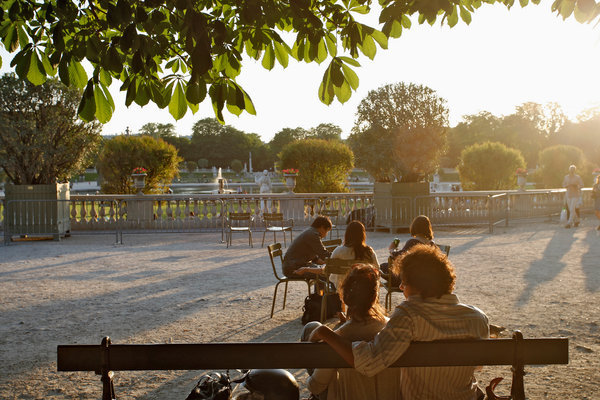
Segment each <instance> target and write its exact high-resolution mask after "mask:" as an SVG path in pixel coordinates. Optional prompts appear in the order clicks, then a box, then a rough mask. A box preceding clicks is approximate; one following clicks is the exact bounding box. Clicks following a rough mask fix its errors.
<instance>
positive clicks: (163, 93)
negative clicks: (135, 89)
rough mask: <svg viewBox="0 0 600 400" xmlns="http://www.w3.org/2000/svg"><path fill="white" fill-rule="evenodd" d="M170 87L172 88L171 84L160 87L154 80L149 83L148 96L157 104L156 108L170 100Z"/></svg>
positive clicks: (165, 105)
mask: <svg viewBox="0 0 600 400" xmlns="http://www.w3.org/2000/svg"><path fill="white" fill-rule="evenodd" d="M172 88H173V85H170V86H169V87H167V88H166V89H162V87H161V86H160V84H158V83H156V82H153V83H152V84H151V85H150V97H151V99H152V101H153V102H154V104H156V105H157V106H158V108H160V109H163V108H165V107H167V106H168V105H169V102H170V101H171V91H172ZM167 93H168V98H167Z"/></svg>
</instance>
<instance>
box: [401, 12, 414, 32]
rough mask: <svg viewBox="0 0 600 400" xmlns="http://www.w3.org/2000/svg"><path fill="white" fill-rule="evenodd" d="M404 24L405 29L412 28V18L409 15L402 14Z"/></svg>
mask: <svg viewBox="0 0 600 400" xmlns="http://www.w3.org/2000/svg"><path fill="white" fill-rule="evenodd" d="M402 26H403V27H404V28H405V29H410V27H411V26H412V22H411V21H410V18H408V16H407V15H402Z"/></svg>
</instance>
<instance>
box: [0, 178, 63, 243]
mask: <svg viewBox="0 0 600 400" xmlns="http://www.w3.org/2000/svg"><path fill="white" fill-rule="evenodd" d="M70 199H71V196H70V189H69V183H54V184H48V185H13V184H7V185H6V188H5V205H6V215H5V220H4V226H5V227H4V241H5V243H7V242H10V240H11V237H12V236H13V235H20V236H25V235H37V236H46V235H48V236H50V235H51V236H52V237H53V238H54V239H55V240H60V237H61V236H62V237H64V236H70V234H71V220H70V213H69V206H70Z"/></svg>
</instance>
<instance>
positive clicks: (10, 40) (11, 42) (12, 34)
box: [2, 24, 19, 53]
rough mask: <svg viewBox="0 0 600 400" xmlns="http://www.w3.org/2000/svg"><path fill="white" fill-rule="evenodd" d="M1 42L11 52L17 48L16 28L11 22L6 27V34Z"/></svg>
mask: <svg viewBox="0 0 600 400" xmlns="http://www.w3.org/2000/svg"><path fill="white" fill-rule="evenodd" d="M2 43H3V44H4V47H5V48H6V49H7V50H8V51H9V52H11V53H12V52H13V51H16V50H17V49H18V48H19V38H18V35H17V28H16V27H15V25H14V24H11V25H9V26H8V27H7V28H6V34H5V36H4V41H3V42H2Z"/></svg>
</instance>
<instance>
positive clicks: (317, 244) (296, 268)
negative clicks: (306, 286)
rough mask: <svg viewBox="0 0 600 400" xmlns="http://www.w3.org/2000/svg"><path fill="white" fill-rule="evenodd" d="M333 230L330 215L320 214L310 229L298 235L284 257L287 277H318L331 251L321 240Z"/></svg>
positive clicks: (284, 272)
mask: <svg viewBox="0 0 600 400" xmlns="http://www.w3.org/2000/svg"><path fill="white" fill-rule="evenodd" d="M330 230H331V221H330V220H329V218H328V217H325V216H322V215H320V216H318V217H317V218H315V220H314V221H313V223H312V224H311V225H310V227H309V228H308V229H306V230H305V231H304V232H302V233H301V234H300V235H299V236H297V237H296V238H295V239H294V240H293V241H292V243H291V244H290V247H289V248H288V250H287V251H286V253H285V256H284V257H283V274H284V275H285V276H287V277H298V276H302V277H311V275H312V276H314V277H316V276H317V275H318V274H321V273H322V272H323V268H324V267H322V266H321V265H323V264H325V259H327V258H329V256H330V255H331V253H330V252H329V251H327V249H326V248H325V246H323V242H322V241H321V240H322V239H323V238H324V237H325V236H327V233H329V231H330Z"/></svg>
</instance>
